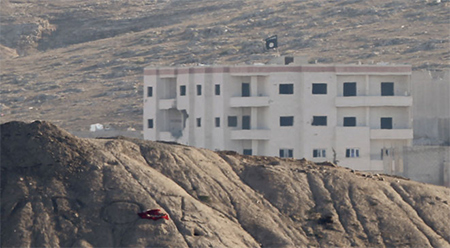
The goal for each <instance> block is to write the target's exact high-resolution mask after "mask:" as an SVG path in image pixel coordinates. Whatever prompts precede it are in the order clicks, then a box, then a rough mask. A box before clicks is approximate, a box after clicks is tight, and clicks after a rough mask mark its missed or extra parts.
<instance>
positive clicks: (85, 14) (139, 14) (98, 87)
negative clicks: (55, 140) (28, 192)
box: [0, 0, 450, 131]
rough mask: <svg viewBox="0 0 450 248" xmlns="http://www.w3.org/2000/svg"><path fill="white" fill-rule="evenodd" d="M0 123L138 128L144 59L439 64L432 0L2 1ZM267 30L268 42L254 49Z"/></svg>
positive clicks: (449, 17)
mask: <svg viewBox="0 0 450 248" xmlns="http://www.w3.org/2000/svg"><path fill="white" fill-rule="evenodd" d="M0 5H1V6H0V7H1V8H0V24H1V27H0V32H1V35H0V56H1V61H0V62H1V75H0V83H1V89H0V114H1V116H0V122H1V123H5V122H8V121H13V120H21V121H32V120H42V119H45V120H50V121H52V122H53V123H55V124H57V125H59V126H61V127H63V128H65V129H68V130H74V131H75V130H88V129H89V125H90V124H93V123H103V124H110V125H112V126H115V127H117V128H122V129H126V128H128V127H133V128H135V129H137V130H142V95H143V94H142V87H143V84H142V77H143V68H144V67H146V66H163V65H165V66H167V65H197V64H228V65H234V64H242V63H255V62H259V63H265V62H267V61H268V60H269V59H270V58H273V57H274V56H279V55H285V54H289V55H293V54H294V55H305V56H308V57H309V58H310V62H311V63H314V62H315V61H317V62H318V63H358V62H359V61H360V62H362V63H385V62H390V63H400V64H403V63H407V64H412V65H413V67H414V69H429V70H441V69H445V68H447V69H448V68H449V66H450V63H449V61H450V60H449V58H450V49H449V37H450V30H449V28H448V27H449V24H450V2H448V1H446V0H442V1H441V2H440V3H437V2H436V1H435V0H343V1H329V0H302V1H299V0H286V1H279V0H266V1H260V0H233V1H220V0H209V1H201V0H189V1H186V0H158V1H155V0H146V1H143V0H127V1H117V0H97V1H94V0H78V1H67V0H14V1H13V0H2V1H1V2H0ZM274 34H277V35H278V37H279V50H278V51H267V50H265V49H264V42H263V39H265V38H267V37H269V36H271V35H274Z"/></svg>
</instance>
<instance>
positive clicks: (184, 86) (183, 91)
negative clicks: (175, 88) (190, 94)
mask: <svg viewBox="0 0 450 248" xmlns="http://www.w3.org/2000/svg"><path fill="white" fill-rule="evenodd" d="M185 95H186V85H180V96H185Z"/></svg>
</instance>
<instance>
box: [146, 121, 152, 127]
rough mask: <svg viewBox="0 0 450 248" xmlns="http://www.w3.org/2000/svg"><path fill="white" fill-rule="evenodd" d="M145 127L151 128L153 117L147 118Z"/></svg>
mask: <svg viewBox="0 0 450 248" xmlns="http://www.w3.org/2000/svg"><path fill="white" fill-rule="evenodd" d="M147 127H148V128H153V119H148V120H147Z"/></svg>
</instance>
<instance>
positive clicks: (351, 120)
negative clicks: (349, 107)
mask: <svg viewBox="0 0 450 248" xmlns="http://www.w3.org/2000/svg"><path fill="white" fill-rule="evenodd" d="M355 126H356V117H344V127H355Z"/></svg>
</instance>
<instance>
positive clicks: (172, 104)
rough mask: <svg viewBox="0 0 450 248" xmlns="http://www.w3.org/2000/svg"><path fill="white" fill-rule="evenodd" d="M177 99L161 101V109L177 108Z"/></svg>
mask: <svg viewBox="0 0 450 248" xmlns="http://www.w3.org/2000/svg"><path fill="white" fill-rule="evenodd" d="M176 106H177V101H176V99H161V100H159V109H171V108H176Z"/></svg>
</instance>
